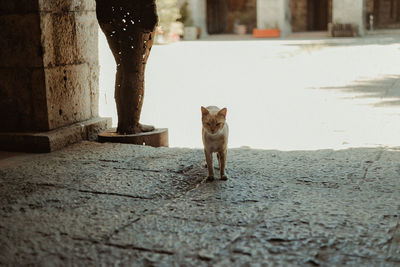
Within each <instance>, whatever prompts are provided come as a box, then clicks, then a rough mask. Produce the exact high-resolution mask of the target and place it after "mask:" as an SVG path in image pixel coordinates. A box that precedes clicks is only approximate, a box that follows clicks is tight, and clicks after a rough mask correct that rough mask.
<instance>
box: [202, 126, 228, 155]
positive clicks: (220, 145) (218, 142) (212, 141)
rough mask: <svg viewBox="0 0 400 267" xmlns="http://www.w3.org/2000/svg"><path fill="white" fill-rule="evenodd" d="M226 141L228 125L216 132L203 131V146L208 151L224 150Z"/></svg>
mask: <svg viewBox="0 0 400 267" xmlns="http://www.w3.org/2000/svg"><path fill="white" fill-rule="evenodd" d="M227 142H228V125H227V124H225V126H224V128H223V129H222V130H221V131H220V132H219V133H217V134H208V133H206V132H203V144H204V148H205V149H206V150H207V151H208V152H220V151H224V150H226V147H227Z"/></svg>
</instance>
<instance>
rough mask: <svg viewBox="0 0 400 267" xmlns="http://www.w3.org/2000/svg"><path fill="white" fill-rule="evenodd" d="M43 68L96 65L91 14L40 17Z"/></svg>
mask: <svg viewBox="0 0 400 267" xmlns="http://www.w3.org/2000/svg"><path fill="white" fill-rule="evenodd" d="M40 20H41V28H42V45H43V51H44V56H43V62H44V66H45V67H53V66H57V65H70V64H79V63H82V62H89V63H90V64H98V44H97V41H98V40H97V31H98V24H97V20H96V14H95V13H94V12H89V13H87V12H64V13H42V14H41V17H40Z"/></svg>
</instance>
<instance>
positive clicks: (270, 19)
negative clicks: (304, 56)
mask: <svg viewBox="0 0 400 267" xmlns="http://www.w3.org/2000/svg"><path fill="white" fill-rule="evenodd" d="M257 28H259V29H266V28H278V29H280V30H281V36H285V35H288V34H290V33H291V32H292V29H291V25H290V0H257Z"/></svg>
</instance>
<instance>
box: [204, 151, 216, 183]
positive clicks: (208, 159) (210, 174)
mask: <svg viewBox="0 0 400 267" xmlns="http://www.w3.org/2000/svg"><path fill="white" fill-rule="evenodd" d="M204 154H205V156H206V162H207V168H208V176H207V181H208V182H210V181H212V180H214V167H213V161H212V153H211V152H208V151H207V150H205V149H204Z"/></svg>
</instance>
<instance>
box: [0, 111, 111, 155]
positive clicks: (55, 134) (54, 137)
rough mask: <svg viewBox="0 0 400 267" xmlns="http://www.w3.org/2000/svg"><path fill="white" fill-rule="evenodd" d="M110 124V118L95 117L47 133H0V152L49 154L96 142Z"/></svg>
mask: <svg viewBox="0 0 400 267" xmlns="http://www.w3.org/2000/svg"><path fill="white" fill-rule="evenodd" d="M111 124H112V123H111V118H99V117H97V118H93V119H90V120H86V121H82V122H78V123H75V124H72V125H69V126H66V127H61V128H58V129H55V130H52V131H48V132H35V133H18V132H4V133H1V132H0V150H5V151H20V152H34V153H45V152H51V151H55V150H58V149H61V148H63V147H66V146H68V145H71V144H74V143H77V142H80V141H82V140H97V134H98V133H99V132H101V131H104V130H105V129H107V128H110V127H111Z"/></svg>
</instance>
